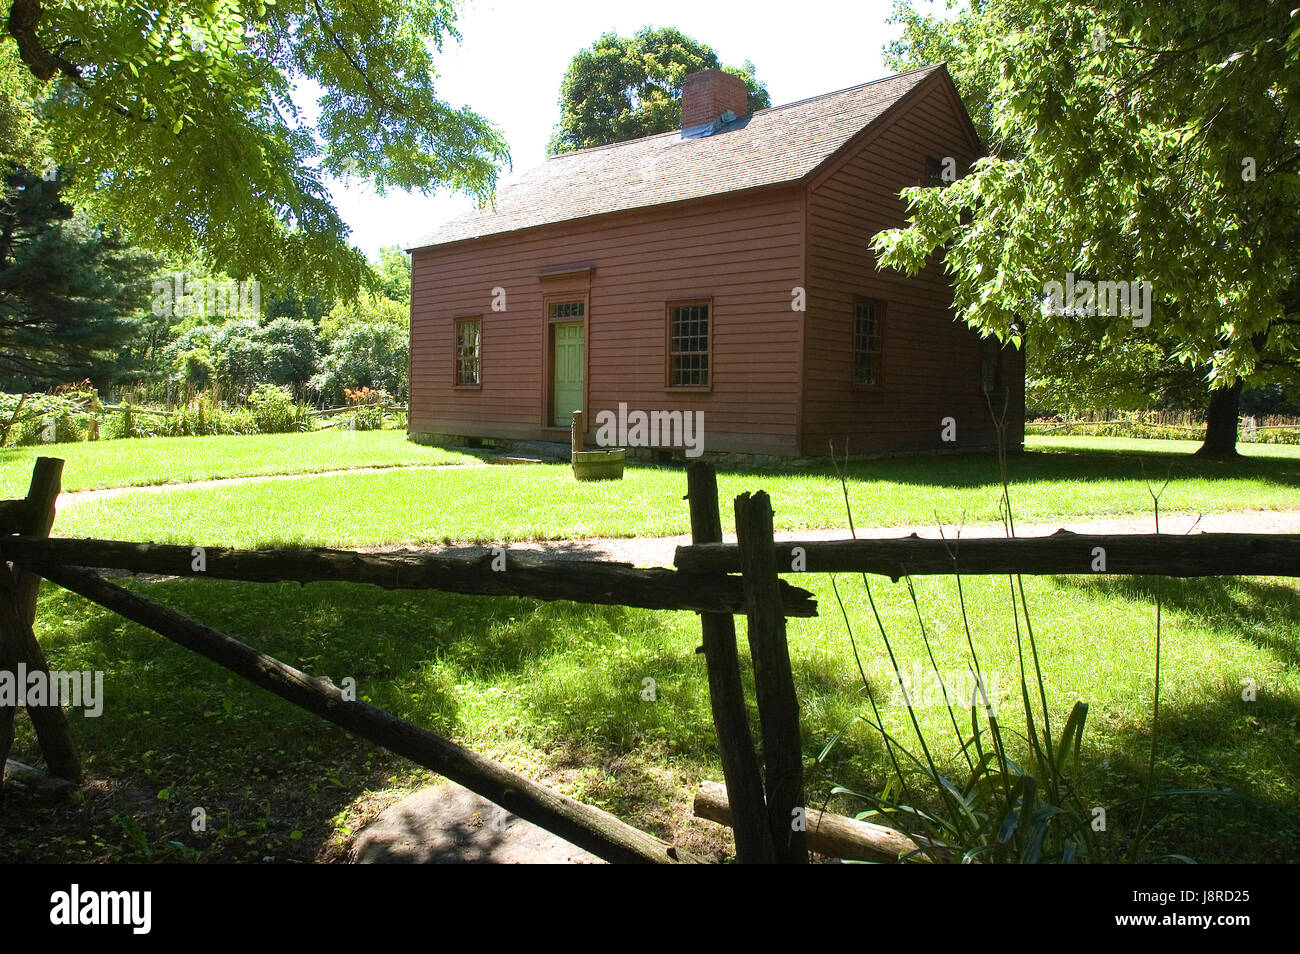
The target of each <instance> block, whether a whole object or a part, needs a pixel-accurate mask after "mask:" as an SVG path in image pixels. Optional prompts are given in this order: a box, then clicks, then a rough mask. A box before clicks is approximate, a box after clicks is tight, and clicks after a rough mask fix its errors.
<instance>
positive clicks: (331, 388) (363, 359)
mask: <svg viewBox="0 0 1300 954" xmlns="http://www.w3.org/2000/svg"><path fill="white" fill-rule="evenodd" d="M330 344H331V348H332V350H331V351H330V353H329V354H327V355H326V356H325V357H324V358H323V359H322V360H321V370H320V373H318V374H317V375H315V376H314V377H313V378H312V379H311V383H310V387H311V388H312V390H314V391H317V392H318V393H319V394H320V395H321V397H323V398H325V400H326V401H327V402H328V403H331V404H336V405H341V404H343V403H344V397H345V395H344V390H345V389H347V388H358V389H359V388H363V387H367V388H376V389H378V390H382V391H387V392H388V393H389V394H390V395H391V396H392V397H394V398H396V399H397V400H399V401H404V400H406V393H407V381H406V375H407V363H408V359H409V356H410V344H411V337H410V335H409V334H408V333H407V331H406V329H404V328H402V327H400V326H398V325H394V324H391V323H388V322H376V323H375V324H370V325H361V324H357V325H348V326H346V327H344V328H343V329H342V330H341V331H340V332H339V334H338V336H337V337H336V338H334V339H332V340H331V342H330Z"/></svg>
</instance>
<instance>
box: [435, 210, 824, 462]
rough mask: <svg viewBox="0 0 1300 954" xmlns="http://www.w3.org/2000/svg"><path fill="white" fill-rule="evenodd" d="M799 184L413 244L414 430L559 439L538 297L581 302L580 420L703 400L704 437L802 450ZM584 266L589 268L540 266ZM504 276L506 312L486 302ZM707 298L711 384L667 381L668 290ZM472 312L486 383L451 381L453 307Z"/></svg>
mask: <svg viewBox="0 0 1300 954" xmlns="http://www.w3.org/2000/svg"><path fill="white" fill-rule="evenodd" d="M804 199H805V193H804V189H803V187H802V186H799V185H790V186H784V187H772V188H767V189H763V190H756V191H754V192H752V193H748V194H745V195H743V196H731V197H728V198H727V199H726V200H719V199H706V200H697V201H693V202H687V203H681V204H678V205H674V206H660V207H655V208H652V209H646V210H638V211H636V212H624V213H619V214H614V215H608V216H599V217H595V218H591V219H587V220H581V221H575V222H567V223H561V224H556V225H547V226H541V227H538V228H533V229H527V230H522V231H518V232H513V233H506V234H503V235H495V236H488V237H485V238H481V239H471V240H467V241H463V242H458V243H454V244H450V245H440V246H432V247H428V248H423V249H417V250H415V251H414V253H413V256H414V257H413V284H412V298H411V302H412V304H411V307H412V321H411V343H412V347H411V423H410V427H411V430H412V431H414V432H431V433H441V434H457V435H466V436H475V437H492V438H514V439H546V438H549V439H565V438H564V433H563V432H562V431H555V430H552V429H548V428H546V427H544V426H543V425H544V415H545V412H546V407H545V405H546V396H545V392H546V383H547V378H546V375H547V364H546V361H545V358H546V355H545V348H546V344H545V341H546V339H545V329H546V319H545V316H544V306H545V303H546V301H548V300H554V299H556V298H560V297H566V296H574V297H576V298H579V299H581V298H585V299H586V300H587V318H586V321H587V373H586V382H587V402H586V409H587V421H588V424H589V425H590V426H591V428H592V429H593V430H594V426H595V425H594V421H595V415H596V414H597V413H598V412H599V411H602V410H606V409H609V410H615V411H616V410H617V408H618V405H619V403H620V402H625V403H626V404H627V405H628V407H629V409H640V410H645V411H652V410H682V411H697V410H698V411H702V412H703V413H704V449H705V450H706V451H719V452H749V453H760V454H796V453H798V451H799V438H798V404H799V394H800V380H799V376H800V372H801V367H800V362H799V360H798V355H799V354H800V350H801V347H800V334H801V329H800V327H799V325H800V322H799V321H797V320H795V319H796V316H795V315H794V313H793V312H792V310H791V290H792V289H793V288H794V286H796V285H799V284H800V283H801V280H802V279H801V276H802V274H803V262H802V253H803V244H802V243H803V239H802V227H803V203H804ZM575 264H590V265H592V266H594V269H593V270H592V271H591V272H590V273H580V274H570V275H561V276H557V277H539V271H543V270H546V269H550V268H554V267H558V266H565V265H575ZM497 287H500V288H503V289H505V294H506V310H505V311H504V312H493V311H492V289H493V288H497ZM686 299H711V300H712V303H713V310H712V317H711V336H712V360H711V378H712V388H711V390H709V391H707V392H694V391H678V390H670V389H668V388H667V387H666V366H667V354H666V349H667V312H666V306H667V303H668V302H670V301H675V300H686ZM468 315H481V316H482V319H483V331H482V386H481V387H480V388H478V389H461V388H456V387H453V381H454V366H453V355H454V334H455V319H456V318H457V317H458V316H468Z"/></svg>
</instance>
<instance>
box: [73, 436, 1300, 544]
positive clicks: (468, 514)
mask: <svg viewBox="0 0 1300 954" xmlns="http://www.w3.org/2000/svg"><path fill="white" fill-rule="evenodd" d="M379 433H380V434H383V433H384V432H379ZM300 436H304V437H307V436H310V437H315V436H317V435H300ZM365 436H369V435H358V439H360V438H362V437H365ZM197 440H217V441H220V440H227V438H198V439H197ZM1093 440H1097V441H1099V442H1100V443H1101V449H1099V450H1094V449H1092V448H1091V443H1092V442H1093ZM1167 443H1169V442H1165V441H1133V440H1126V439H1123V438H1101V439H1089V438H1035V439H1033V440H1032V441H1031V447H1032V448H1033V449H1032V450H1030V451H1027V452H1026V453H1024V454H1020V455H1017V456H1016V457H1014V458H1013V460H1012V462H1011V480H1012V488H1011V499H1012V504H1013V506H1014V507H1015V512H1016V517H1017V519H1018V520H1019V521H1022V522H1025V521H1035V520H1051V519H1055V518H1058V517H1061V518H1065V517H1076V518H1084V517H1100V516H1107V515H1123V514H1148V513H1150V512H1151V498H1150V495H1149V492H1148V482H1152V483H1154V485H1155V486H1156V487H1157V488H1158V487H1159V485H1160V484H1162V483H1163V482H1164V480H1165V477H1166V476H1167V475H1168V476H1170V477H1171V478H1172V480H1171V482H1170V484H1169V487H1168V488H1167V489H1166V490H1165V492H1164V496H1163V497H1162V498H1161V504H1160V506H1161V509H1162V511H1164V512H1170V511H1174V510H1192V511H1201V512H1220V511H1226V510H1232V509H1240V508H1279V509H1293V508H1296V507H1297V506H1300V493H1297V491H1298V490H1300V447H1296V446H1286V445H1263V446H1267V448H1268V452H1267V453H1266V454H1263V455H1259V456H1250V457H1246V458H1244V459H1242V460H1240V461H1236V462H1233V463H1229V464H1222V463H1215V462H1208V461H1201V460H1196V459H1192V458H1189V457H1187V456H1186V455H1182V454H1171V453H1169V452H1168V451H1167V449H1166V448H1165V447H1163V446H1162V445H1164V444H1167ZM1128 445H1134V446H1133V447H1131V448H1129V449H1127V450H1123V449H1124V448H1126V447H1128ZM378 446H379V447H384V448H387V447H388V445H387V444H384V443H383V442H382V441H380V442H379V444H378ZM408 446H412V447H413V446H414V445H408ZM1257 449H1258V448H1256V447H1251V448H1250V450H1251V451H1252V452H1253V451H1255V450H1257ZM417 450H418V451H420V452H423V451H424V450H425V449H424V448H417ZM430 453H431V454H437V453H439V452H437V451H433V452H430ZM394 456H396V454H394ZM78 466H79V465H78V464H77V463H76V462H73V461H69V464H68V471H69V474H70V477H69V481H70V484H72V485H76V484H78V483H82V482H84V479H83V478H82V477H80V476H78ZM718 483H719V487H720V491H721V494H722V499H723V501H724V505H723V513H722V520H723V524H724V526H725V527H727V528H728V529H730V528H731V525H732V514H731V508H730V507H729V506H728V505H727V504H726V503H725V502H726V501H729V500H730V499H731V498H732V497H734V496H735V495H737V494H739V493H741V492H743V491H746V490H755V489H758V488H762V489H764V490H766V491H768V493H769V494H771V496H772V501H773V506H774V508H775V510H776V517H775V521H776V526H777V528H778V529H786V530H797V529H809V528H823V527H843V526H845V525H846V522H845V515H844V501H843V497H842V496H841V493H840V487H839V482H838V480H837V479H836V477H835V475H834V473H833V471H831V470H830V469H829V468H812V469H809V470H807V471H798V472H792V471H783V472H775V471H773V472H753V471H749V472H743V471H735V472H727V473H722V474H719V477H718ZM685 484H686V480H685V474H684V473H683V472H682V471H681V470H678V469H669V468H664V469H660V468H653V467H629V468H628V471H627V473H626V476H625V478H624V479H623V480H621V481H611V482H592V483H577V482H576V481H574V480H573V475H572V473H571V471H570V470H569V468H568V466H567V465H560V464H555V465H534V466H513V467H487V468H483V467H480V468H472V469H470V468H466V469H464V470H437V471H435V470H394V471H391V472H386V473H366V474H340V475H336V476H331V477H327V478H320V479H317V480H310V481H282V482H272V483H253V484H243V485H238V486H230V487H219V488H198V489H193V490H186V489H177V490H172V491H168V492H166V493H163V494H159V493H138V494H125V495H121V496H116V497H110V498H105V499H101V500H91V501H85V502H81V503H76V504H72V505H69V506H67V507H65V508H64V509H63V510H62V511H60V514H59V518H58V521H57V522H56V524H55V532H56V533H58V534H61V535H64V536H106V537H116V538H120V539H126V540H154V541H157V542H173V543H205V544H208V545H212V546H263V545H273V544H316V545H322V546H369V545H383V544H392V543H404V542H419V543H429V542H441V541H446V540H453V541H462V540H512V539H513V540H528V539H571V538H579V537H592V536H613V537H619V536H624V537H626V536H663V535H670V534H677V533H685V532H687V531H688V530H689V521H688V514H687V508H686V504H685V502H684V501H683V500H682V494H683V493H684V491H685ZM850 497H851V500H852V502H853V510H854V518H855V520H856V522H857V525H858V526H896V525H904V524H933V523H934V522H935V521H936V519H937V520H942V521H944V522H945V523H950V524H951V523H958V522H962V521H963V519H964V522H966V523H982V522H997V521H998V520H999V511H998V507H999V500H1000V487H999V485H998V482H997V468H996V465H995V463H994V461H993V459H992V458H991V457H990V456H988V455H974V454H972V455H963V456H956V457H944V458H936V457H923V458H899V459H889V460H879V461H867V462H861V463H855V464H853V465H852V466H851V468H850ZM249 514H256V515H257V519H256V520H250V519H248V515H249Z"/></svg>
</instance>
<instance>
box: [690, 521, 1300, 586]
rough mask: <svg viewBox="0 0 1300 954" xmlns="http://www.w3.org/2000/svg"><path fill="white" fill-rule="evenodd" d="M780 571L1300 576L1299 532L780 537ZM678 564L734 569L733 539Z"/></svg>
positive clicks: (696, 569) (695, 550)
mask: <svg viewBox="0 0 1300 954" xmlns="http://www.w3.org/2000/svg"><path fill="white" fill-rule="evenodd" d="M775 550H776V565H777V569H778V571H779V572H781V573H793V572H808V573H840V572H857V573H876V574H880V575H882V576H888V577H891V578H893V579H895V580H897V579H899V578H900V577H903V576H907V575H911V576H925V575H935V574H948V575H951V574H953V573H958V572H959V573H962V574H967V575H978V574H1000V573H1023V574H1026V575H1030V574H1038V575H1044V574H1049V575H1060V574H1084V575H1087V574H1093V573H1099V574H1112V575H1115V574H1118V575H1125V576H1129V575H1132V576H1238V575H1240V576H1300V534H1294V533H1197V534H1188V535H1186V536H1175V535H1173V534H1165V533H1160V534H1102V535H1094V534H1079V533H1071V532H1070V531H1068V530H1059V531H1057V532H1056V533H1054V534H1052V535H1051V536H1048V537H1016V538H1013V539H1006V538H990V539H978V538H976V539H961V540H954V539H948V540H925V539H922V538H920V537H916V536H912V537H904V538H892V539H873V540H791V541H783V542H781V543H777V544H775ZM673 563H674V565H675V566H677V568H678V569H680V570H682V571H685V572H690V573H734V572H736V571H737V570H739V569H740V568H741V551H740V547H738V546H737V545H736V544H733V543H706V544H692V545H690V546H680V547H678V548H677V552H676V555H675V556H674V558H673Z"/></svg>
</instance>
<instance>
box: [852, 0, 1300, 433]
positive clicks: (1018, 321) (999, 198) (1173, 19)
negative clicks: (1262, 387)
mask: <svg viewBox="0 0 1300 954" xmlns="http://www.w3.org/2000/svg"><path fill="white" fill-rule="evenodd" d="M1283 6H1284V5H1282V4H1278V3H1273V2H1266V3H1257V4H1250V5H1245V4H1240V3H1237V2H1235V0H1185V2H1182V3H1178V4H1170V5H1144V6H1141V7H1139V6H1137V5H1135V4H1132V3H1128V2H1124V0H1094V2H1091V3H1088V4H1083V3H1077V2H1058V0H1053V2H1047V0H985V2H982V3H979V4H976V5H973V6H972V8H971V9H970V10H969V11H967V12H966V13H965V14H963V18H969V19H967V21H966V22H965V23H963V24H961V26H960V27H950V28H945V29H944V30H943V31H941V32H940V33H939V34H938V35H937V38H936V39H934V40H933V44H932V45H933V46H936V47H942V46H944V45H945V44H946V45H947V48H948V49H949V50H950V51H954V52H955V54H956V56H955V62H956V63H957V64H958V65H957V74H956V75H958V76H964V75H968V74H967V73H966V72H964V71H965V69H966V66H964V65H962V64H966V65H968V66H969V75H971V76H972V77H973V79H972V80H971V88H972V89H974V90H976V91H977V92H976V96H977V97H978V96H981V95H983V96H986V97H987V110H984V109H983V107H981V106H980V105H979V104H978V102H976V115H977V117H981V118H982V119H983V122H984V123H985V126H986V129H987V133H986V135H987V136H988V145H989V151H990V155H989V156H988V157H987V158H985V159H983V160H981V161H980V162H978V163H977V164H976V165H975V167H974V169H973V170H972V171H971V172H970V174H969V175H966V176H964V177H962V178H961V179H959V180H958V181H957V182H955V183H952V184H951V185H948V186H947V187H938V188H927V189H909V190H905V192H904V196H905V198H906V199H907V201H908V202H909V225H908V226H907V227H906V228H902V229H891V230H887V231H885V232H882V233H880V234H879V235H877V236H876V237H875V240H874V241H873V247H874V248H875V250H876V251H877V253H878V254H879V260H880V262H881V264H882V265H883V266H884V267H890V268H899V269H902V270H904V271H907V272H913V273H914V272H915V271H918V270H919V269H920V268H922V267H923V266H924V265H925V263H926V261H927V259H928V258H929V256H930V255H932V254H933V253H935V252H939V251H941V250H942V251H943V254H944V267H945V269H946V270H947V272H948V273H949V275H950V276H951V277H952V279H953V288H954V303H955V306H956V308H957V311H958V314H959V316H960V317H962V318H964V319H965V320H966V321H967V322H968V323H969V324H971V325H972V326H974V327H976V328H979V329H981V330H983V331H985V332H988V333H992V334H996V335H998V337H1000V338H1003V339H1013V340H1016V341H1017V342H1018V341H1020V340H1021V335H1022V333H1023V330H1024V329H1025V328H1026V327H1028V328H1031V329H1032V331H1033V333H1034V334H1035V336H1036V337H1035V344H1036V346H1041V345H1038V342H1040V341H1041V342H1044V343H1045V346H1046V347H1047V348H1049V349H1050V348H1051V347H1054V346H1055V345H1057V344H1058V343H1059V342H1061V341H1062V340H1068V339H1069V338H1070V336H1071V335H1077V334H1078V333H1079V327H1080V326H1079V321H1078V319H1079V318H1080V317H1088V318H1095V317H1098V316H1099V314H1098V307H1097V294H1098V293H1099V292H1100V291H1101V283H1102V282H1105V283H1107V285H1108V288H1107V292H1108V293H1109V294H1108V297H1109V298H1110V299H1111V303H1112V305H1115V303H1116V302H1121V301H1123V300H1124V299H1123V297H1121V294H1120V293H1121V292H1122V293H1123V295H1126V296H1129V302H1130V304H1131V295H1132V294H1133V293H1134V292H1135V291H1139V292H1145V293H1146V294H1148V295H1149V298H1148V304H1149V305H1150V315H1149V318H1150V321H1149V323H1145V322H1146V319H1147V317H1148V316H1146V315H1143V316H1142V317H1140V318H1136V319H1135V318H1133V316H1132V315H1126V314H1123V309H1122V308H1121V307H1118V306H1116V307H1113V308H1112V310H1111V312H1110V313H1109V314H1105V317H1108V318H1110V320H1109V321H1106V322H1104V323H1103V327H1101V328H1100V329H1099V330H1097V331H1096V333H1095V336H1094V338H1093V341H1094V342H1095V345H1096V347H1098V348H1100V349H1113V348H1116V347H1118V346H1119V345H1120V343H1121V342H1125V341H1126V340H1127V339H1128V338H1129V337H1130V336H1136V337H1138V338H1140V339H1142V340H1144V341H1148V342H1151V343H1152V344H1154V345H1155V346H1156V347H1157V348H1158V349H1159V350H1160V351H1161V352H1163V353H1164V354H1167V355H1169V356H1171V357H1173V358H1174V359H1175V360H1177V361H1178V362H1180V363H1182V364H1185V365H1188V366H1190V367H1193V368H1204V369H1206V377H1207V379H1208V382H1209V384H1210V386H1211V387H1212V388H1213V391H1212V395H1211V401H1210V407H1209V413H1208V421H1207V435H1206V441H1205V445H1204V446H1203V447H1202V448H1201V451H1200V452H1199V453H1202V454H1205V455H1207V456H1219V457H1222V456H1231V455H1232V454H1235V443H1236V422H1237V402H1238V398H1239V395H1240V392H1241V389H1242V386H1243V384H1244V383H1247V382H1249V383H1251V384H1255V385H1259V384H1266V383H1269V382H1271V381H1276V380H1282V379H1285V378H1286V377H1287V376H1288V375H1294V374H1295V372H1296V370H1297V367H1298V365H1297V351H1296V343H1297V335H1296V330H1295V329H1296V328H1297V326H1300V273H1298V271H1297V263H1300V254H1298V253H1300V214H1298V213H1300V176H1297V174H1296V171H1297V167H1298V166H1300V128H1298V126H1297V124H1298V123H1300V119H1298V116H1300V111H1297V109H1296V106H1297V98H1298V96H1300V90H1297V87H1296V81H1297V78H1300V69H1298V68H1297V67H1300V17H1291V16H1290V14H1289V9H1283ZM922 45H923V44H922ZM981 89H986V90H987V92H986V93H981V92H978V91H979V90H981ZM1076 278H1077V279H1079V281H1080V282H1087V283H1088V285H1087V286H1086V287H1085V286H1084V285H1083V284H1079V285H1078V286H1077V288H1076V290H1077V292H1078V294H1077V295H1076V296H1075V297H1074V299H1073V300H1072V301H1069V302H1065V303H1064V305H1065V307H1063V308H1062V307H1044V304H1045V299H1046V298H1047V297H1048V292H1049V291H1052V292H1055V291H1057V287H1059V286H1056V287H1054V286H1049V283H1053V282H1055V283H1059V284H1060V285H1074V283H1075V279H1076ZM1054 304H1055V305H1057V306H1059V305H1060V304H1061V301H1060V296H1059V295H1058V296H1056V301H1055V302H1054ZM1103 314H1104V313H1103ZM1026 317H1027V318H1028V320H1027V321H1026Z"/></svg>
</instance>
